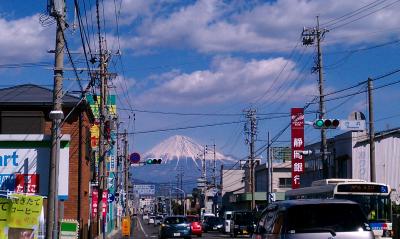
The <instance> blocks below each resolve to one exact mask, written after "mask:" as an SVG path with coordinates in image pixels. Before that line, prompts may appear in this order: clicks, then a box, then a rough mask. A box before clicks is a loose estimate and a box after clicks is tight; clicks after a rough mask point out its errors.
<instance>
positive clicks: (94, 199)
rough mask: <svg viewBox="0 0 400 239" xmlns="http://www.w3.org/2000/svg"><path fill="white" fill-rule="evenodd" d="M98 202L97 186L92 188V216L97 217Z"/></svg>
mask: <svg viewBox="0 0 400 239" xmlns="http://www.w3.org/2000/svg"><path fill="white" fill-rule="evenodd" d="M98 202H99V191H98V190H97V188H95V187H93V188H92V218H96V217H97V207H98Z"/></svg>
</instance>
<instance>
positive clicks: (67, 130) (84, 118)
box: [0, 84, 94, 238]
mask: <svg viewBox="0 0 400 239" xmlns="http://www.w3.org/2000/svg"><path fill="white" fill-rule="evenodd" d="M52 102H53V92H52V90H50V89H47V88H44V87H40V86H37V85H31V84H27V85H19V86H14V87H10V88H4V89H0V136H2V138H3V141H4V142H3V143H2V144H0V148H10V146H8V145H18V143H16V142H14V141H16V140H17V139H18V140H21V138H22V139H23V140H22V141H28V139H32V138H35V140H36V139H37V138H38V137H39V138H40V139H41V141H40V142H39V143H38V141H37V140H36V141H35V142H33V141H32V142H33V143H32V142H29V143H30V144H36V145H42V146H41V147H47V148H48V150H47V149H46V151H43V150H42V149H41V150H42V151H43V152H46V153H44V154H45V155H44V158H48V159H49V158H50V150H49V149H50V142H51V141H50V138H51V137H50V136H51V125H52V121H51V120H50V119H49V112H50V111H51V110H52V108H53V103H52ZM62 102H63V103H62V107H63V111H64V116H65V120H64V121H63V124H62V128H61V134H62V135H64V136H68V137H67V138H68V140H69V142H68V141H67V143H66V145H67V146H69V147H67V148H66V149H69V152H68V153H69V157H68V158H67V160H68V163H67V165H68V166H67V167H68V170H67V172H68V175H66V177H67V178H68V183H66V182H63V183H66V185H68V188H67V189H66V188H61V189H60V190H64V191H66V192H67V194H66V195H61V196H60V190H59V197H60V198H61V199H63V200H64V201H63V202H62V203H61V204H60V210H62V212H61V215H63V218H64V219H75V220H77V221H79V223H80V229H81V232H80V233H81V237H80V238H87V237H88V230H89V228H88V222H89V216H90V197H89V195H90V192H89V183H90V179H91V178H90V177H91V163H90V159H91V157H90V126H91V124H92V123H93V120H94V117H93V113H92V111H91V110H90V107H89V105H88V104H87V103H86V101H85V100H81V99H80V98H79V97H75V96H73V95H69V94H65V95H64V96H63V99H62ZM21 135H24V137H21ZM61 141H63V139H61ZM7 144H8V145H7ZM19 144H25V145H29V144H27V142H19ZM43 145H46V146H43ZM24 147H29V146H24ZM38 147H39V146H38ZM16 150H18V149H16ZM33 151H39V150H37V149H34V150H33ZM47 153H48V155H47ZM61 153H62V152H61ZM61 157H63V155H61ZM39 158H42V156H40V157H39V155H36V156H35V159H33V160H37V161H36V162H35V163H33V164H32V162H28V163H27V164H29V165H31V164H32V165H36V166H35V168H36V167H37V168H39V167H42V168H44V169H46V168H47V169H48V165H45V164H47V163H46V162H47V161H43V162H41V163H39V160H42V159H39ZM26 160H27V161H28V158H26ZM29 160H31V159H29ZM60 161H61V159H60ZM43 164H44V165H43ZM29 168H32V167H31V166H29ZM64 170H65V169H64ZM46 172H47V175H46ZM9 173H11V174H10V175H12V174H16V173H20V172H15V171H14V172H9ZM34 173H36V172H34ZM41 174H44V175H40V177H38V178H39V180H42V181H41V183H42V184H41V186H42V188H41V190H40V191H37V193H36V194H39V195H42V196H46V194H47V187H48V184H47V183H48V182H47V183H45V184H44V185H43V182H44V181H43V180H48V179H46V178H48V170H43V169H42V170H41ZM60 181H61V179H59V182H60ZM60 185H62V184H60ZM1 186H2V187H5V186H6V185H1ZM9 186H10V183H9V184H8V187H9ZM11 187H12V185H11ZM45 205H46V200H45ZM44 211H45V212H46V209H45V210H44Z"/></svg>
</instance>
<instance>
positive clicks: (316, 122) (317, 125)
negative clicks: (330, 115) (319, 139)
mask: <svg viewBox="0 0 400 239" xmlns="http://www.w3.org/2000/svg"><path fill="white" fill-rule="evenodd" d="M314 125H315V126H316V127H318V128H321V127H322V126H324V120H322V119H318V120H316V121H315V122H314Z"/></svg>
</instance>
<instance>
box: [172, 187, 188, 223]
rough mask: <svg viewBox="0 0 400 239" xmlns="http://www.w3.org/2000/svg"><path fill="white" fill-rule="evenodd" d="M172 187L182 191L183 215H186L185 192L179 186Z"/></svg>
mask: <svg viewBox="0 0 400 239" xmlns="http://www.w3.org/2000/svg"><path fill="white" fill-rule="evenodd" d="M174 189H176V190H178V191H181V192H182V193H183V215H184V216H186V193H185V191H183V190H182V189H180V188H177V187H174Z"/></svg>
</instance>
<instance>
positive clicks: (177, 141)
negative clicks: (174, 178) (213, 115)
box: [144, 135, 234, 167]
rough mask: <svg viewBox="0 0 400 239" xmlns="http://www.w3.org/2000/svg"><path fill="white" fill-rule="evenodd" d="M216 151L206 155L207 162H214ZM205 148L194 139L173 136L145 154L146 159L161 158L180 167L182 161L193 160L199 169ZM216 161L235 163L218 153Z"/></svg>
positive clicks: (208, 152)
mask: <svg viewBox="0 0 400 239" xmlns="http://www.w3.org/2000/svg"><path fill="white" fill-rule="evenodd" d="M213 153H214V149H213V148H211V149H208V150H207V153H206V157H205V159H206V161H209V160H214V155H213ZM203 154H204V146H202V145H200V144H199V143H197V142H196V141H194V140H193V139H192V138H189V137H187V136H183V135H175V136H172V137H170V138H168V139H166V140H164V141H162V142H161V143H159V144H158V145H156V146H155V147H153V148H152V149H150V150H149V151H148V152H146V153H145V154H144V158H145V159H146V158H161V159H162V162H163V163H176V165H179V163H180V161H181V160H183V161H187V160H192V161H193V162H194V163H195V164H196V166H197V167H199V166H200V165H198V164H197V160H198V159H202V158H203V157H204V155H203ZM215 159H216V160H217V161H233V160H234V159H232V158H231V157H229V156H225V155H223V154H222V153H220V152H218V151H216V152H215Z"/></svg>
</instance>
